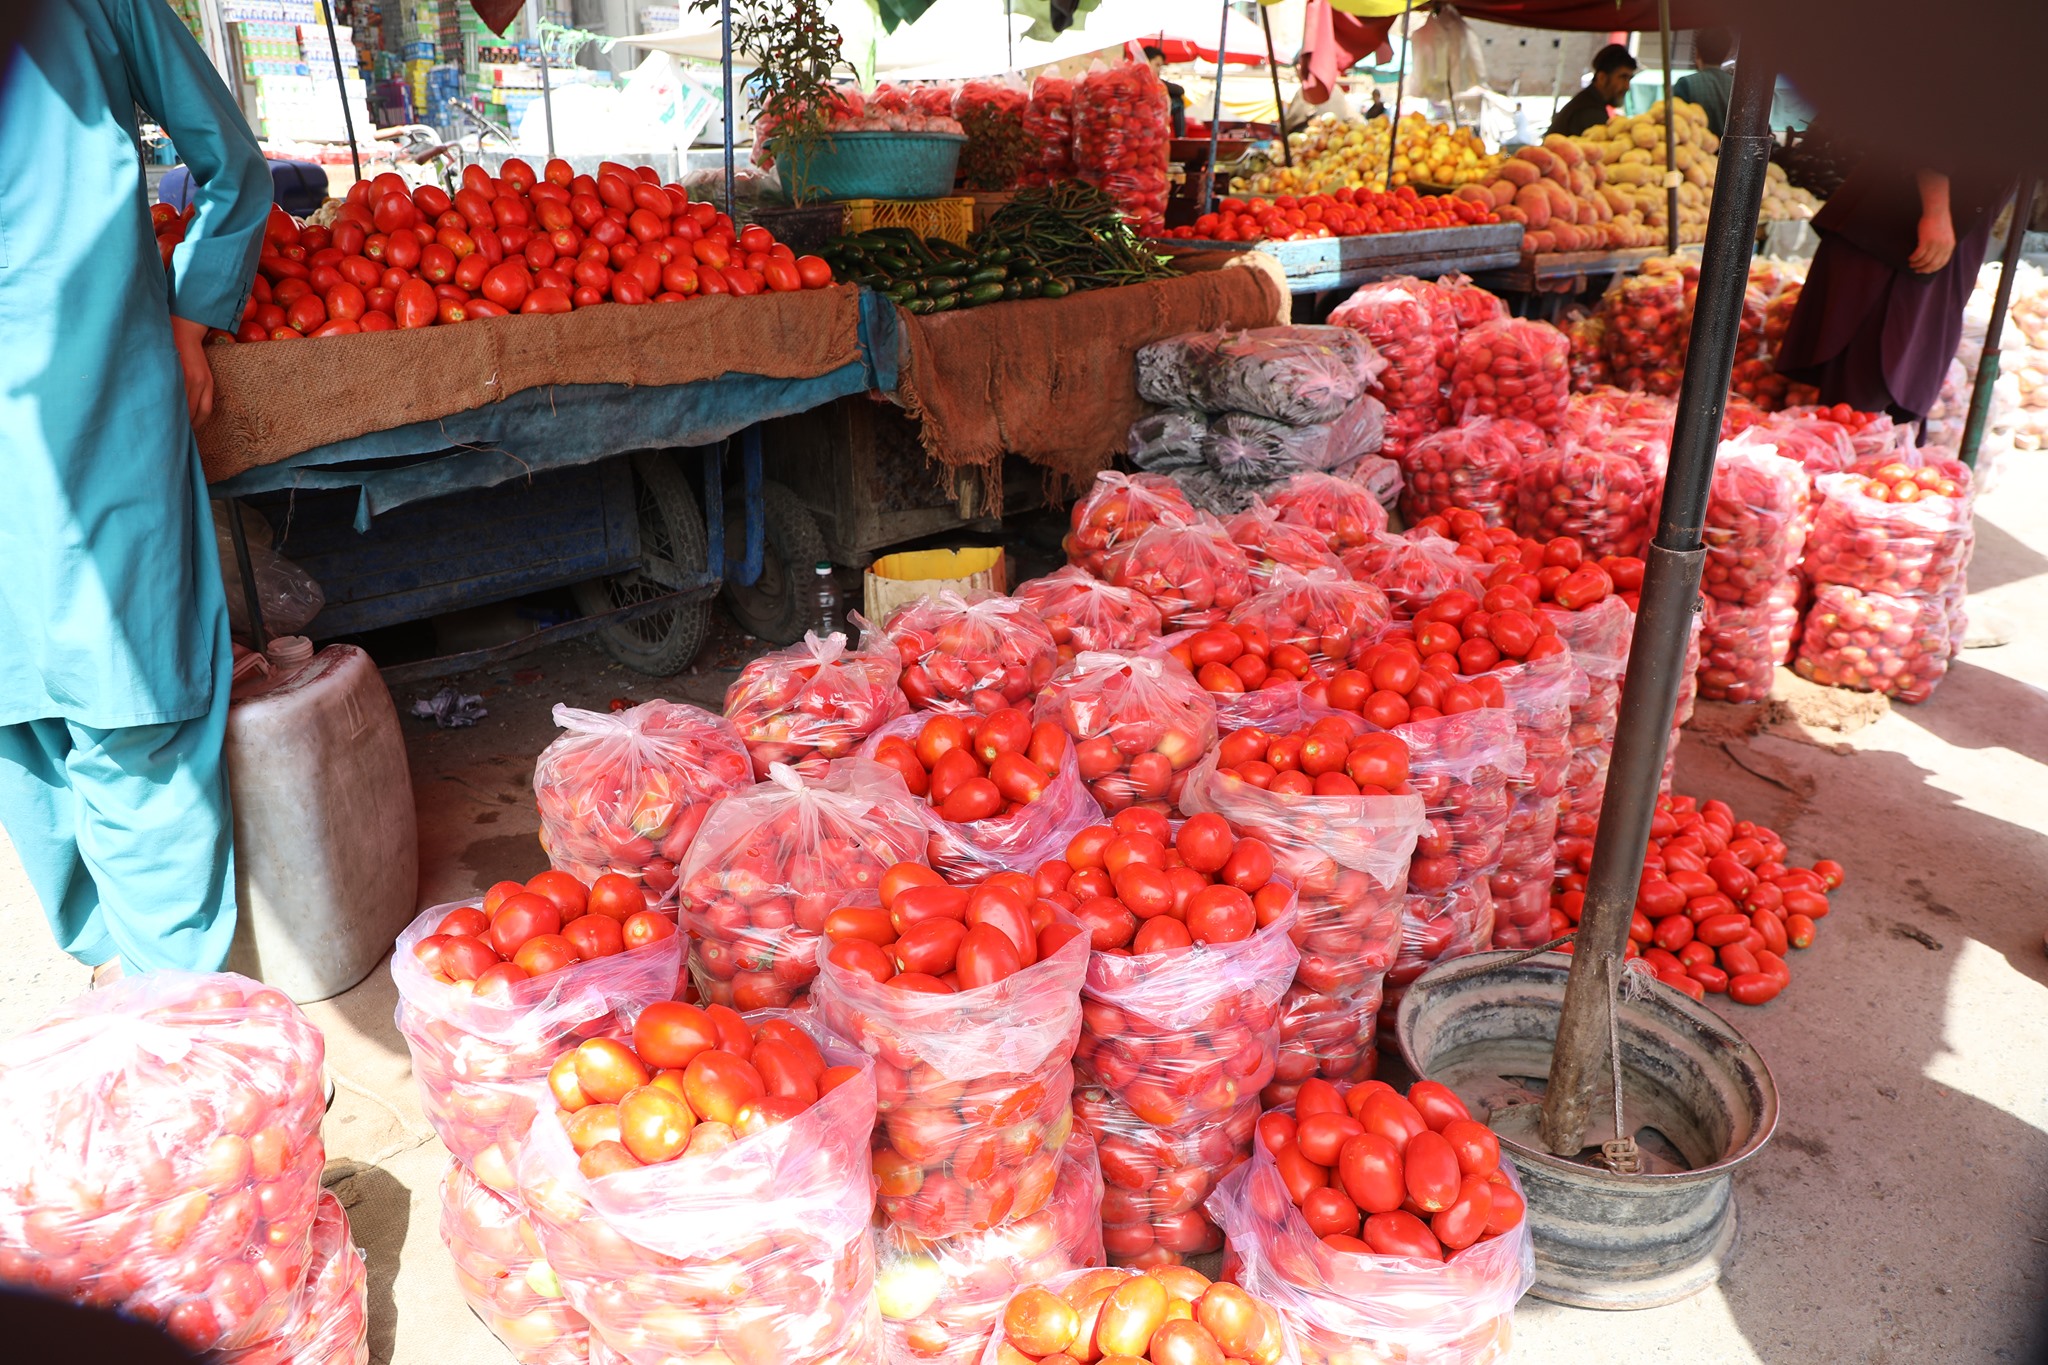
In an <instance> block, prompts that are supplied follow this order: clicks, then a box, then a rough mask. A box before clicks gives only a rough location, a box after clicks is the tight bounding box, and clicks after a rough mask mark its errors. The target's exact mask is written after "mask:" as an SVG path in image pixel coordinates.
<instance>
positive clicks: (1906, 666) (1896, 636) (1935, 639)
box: [1792, 583, 1949, 702]
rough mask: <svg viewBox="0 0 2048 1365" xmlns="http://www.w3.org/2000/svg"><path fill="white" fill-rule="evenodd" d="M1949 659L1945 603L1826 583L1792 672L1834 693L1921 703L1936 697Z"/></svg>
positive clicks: (1817, 593) (1818, 589) (1816, 593)
mask: <svg viewBox="0 0 2048 1365" xmlns="http://www.w3.org/2000/svg"><path fill="white" fill-rule="evenodd" d="M1948 661H1949V634H1948V606H1947V604H1946V603H1945V602H1943V600H1942V599H1941V598H1939V597H1929V596H1926V595H1924V594H1916V595H1914V596H1910V597H1894V596H1892V595H1891V594H1889V593H1881V592H1863V591H1860V590H1858V589H1856V588H1851V587H1846V586H1843V585H1841V584H1838V583H1820V584H1816V585H1815V587H1814V590H1813V605H1812V606H1811V607H1808V608H1807V611H1806V622H1805V626H1804V628H1803V630H1802V632H1801V634H1800V637H1799V652H1798V654H1797V655H1796V656H1794V658H1793V660H1792V671H1793V672H1795V673H1797V674H1798V675H1799V676H1800V677H1802V678H1805V679H1806V680H1807V681H1808V682H1816V683H1820V684H1822V685H1824V686H1828V687H1848V688H1853V689H1855V690H1856V691H1858V692H1882V693H1884V694H1885V695H1886V696H1889V697H1897V698H1898V699H1899V700H1900V701H1906V702H1919V701H1926V700H1927V698H1928V697H1929V696H1931V695H1932V694H1933V692H1934V688H1935V685H1936V684H1937V683H1939V682H1940V681H1941V680H1942V677H1943V676H1944V675H1945V674H1947V672H1948Z"/></svg>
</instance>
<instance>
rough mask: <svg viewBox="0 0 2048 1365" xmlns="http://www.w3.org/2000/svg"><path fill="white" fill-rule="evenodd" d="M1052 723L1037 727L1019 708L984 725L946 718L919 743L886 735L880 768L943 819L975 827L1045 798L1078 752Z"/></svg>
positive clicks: (927, 728)
mask: <svg viewBox="0 0 2048 1365" xmlns="http://www.w3.org/2000/svg"><path fill="white" fill-rule="evenodd" d="M1072 747H1073V746H1072V742H1071V741H1070V740H1069V739H1068V737H1067V732H1066V731H1065V730H1062V729H1061V728H1060V727H1059V726H1057V725H1055V724H1053V723H1052V722H1051V721H1040V722H1038V724H1037V725H1033V724H1032V723H1031V717H1030V716H1029V715H1028V714H1026V713H1025V712H1023V711H1020V710H1018V709H1017V708H1015V707H1005V708H1004V709H1002V710H1000V711H994V712H990V713H989V714H987V715H984V716H981V717H979V718H978V719H976V720H975V721H974V722H973V723H972V724H969V722H968V721H967V720H966V719H965V718H963V717H960V716H955V715H948V714H944V713H941V714H939V715H935V716H933V717H931V719H929V720H927V721H925V723H924V725H923V726H922V728H920V729H919V730H918V733H917V738H916V739H915V740H911V739H909V738H907V737H903V736H898V735H886V736H884V737H883V738H882V739H881V741H880V742H879V743H878V744H877V745H876V746H875V750H874V758H875V761H876V762H877V763H881V764H884V765H886V766H888V767H891V768H894V769H895V770H896V771H897V772H898V773H901V774H902V776H903V784H904V785H905V786H907V787H909V788H910V794H911V795H912V796H921V797H923V798H925V800H927V801H929V802H930V803H931V806H932V809H933V810H936V811H937V812H938V813H939V818H940V819H942V820H948V821H951V822H952V823H954V824H968V823H971V822H973V821H976V820H995V819H999V818H1002V817H1004V816H1010V815H1015V814H1017V813H1018V812H1019V811H1020V810H1022V809H1023V808H1024V807H1026V806H1028V805H1031V804H1032V803H1033V802H1035V801H1037V800H1038V799H1039V798H1040V797H1042V796H1044V795H1045V789H1046V786H1047V784H1049V783H1050V782H1051V781H1052V780H1053V777H1054V775H1055V774H1057V773H1058V772H1059V770H1060V767H1061V765H1062V764H1063V763H1065V762H1066V759H1067V754H1068V752H1069V750H1070V749H1071V748H1072Z"/></svg>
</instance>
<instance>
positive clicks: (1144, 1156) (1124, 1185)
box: [998, 1083, 1259, 1337]
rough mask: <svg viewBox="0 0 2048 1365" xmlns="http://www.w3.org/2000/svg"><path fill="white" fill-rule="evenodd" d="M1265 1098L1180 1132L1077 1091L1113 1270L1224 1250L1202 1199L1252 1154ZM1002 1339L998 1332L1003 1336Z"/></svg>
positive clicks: (1103, 1093) (1088, 1089)
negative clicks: (1098, 1176)
mask: <svg viewBox="0 0 2048 1365" xmlns="http://www.w3.org/2000/svg"><path fill="white" fill-rule="evenodd" d="M1258 1121H1259V1098H1258V1096H1257V1095H1256V1094H1249V1095H1246V1096H1245V1097H1244V1099H1242V1100H1241V1101H1239V1102H1238V1103H1237V1104H1236V1105H1234V1106H1232V1107H1231V1108H1230V1109H1229V1110H1227V1111H1225V1112H1224V1113H1221V1114H1216V1115H1212V1116H1209V1117H1207V1118H1204V1119H1203V1120H1202V1121H1200V1122H1198V1123H1191V1124H1188V1125H1184V1126H1182V1127H1180V1128H1176V1129H1164V1128H1160V1127H1158V1126H1156V1125H1154V1124H1149V1123H1147V1122H1145V1121H1144V1120H1143V1119H1141V1118H1139V1117H1138V1116H1137V1115H1136V1114H1134V1113H1132V1112H1131V1110H1130V1108H1129V1107H1128V1106H1127V1105H1125V1104H1124V1103H1123V1102H1122V1101H1121V1100H1119V1099H1118V1098H1117V1097H1116V1096H1115V1095H1114V1094H1112V1093H1110V1092H1109V1091H1107V1090H1105V1089H1103V1088H1102V1087H1100V1086H1089V1085H1087V1084H1085V1083H1083V1085H1082V1086H1081V1087H1080V1088H1078V1089H1076V1090H1075V1092H1074V1122H1075V1125H1076V1126H1077V1127H1078V1128H1079V1129H1080V1131H1082V1132H1084V1133H1086V1134H1088V1136H1089V1137H1090V1138H1092V1139H1093V1140H1094V1142H1095V1150H1096V1153H1097V1155H1098V1156H1099V1158H1100V1159H1101V1162H1102V1208H1101V1216H1102V1248H1103V1251H1104V1252H1105V1253H1106V1256H1107V1259H1108V1261H1109V1263H1110V1264H1111V1265H1118V1266H1140V1265H1142V1266H1153V1265H1184V1264H1186V1262H1187V1260H1188V1258H1189V1257H1191V1256H1202V1255H1208V1254H1211V1253H1214V1252H1216V1251H1220V1250H1221V1249H1222V1247H1223V1231H1222V1229H1221V1228H1218V1227H1217V1226H1216V1224H1215V1223H1213V1222H1211V1221H1210V1219H1209V1216H1208V1215H1207V1214H1206V1213H1204V1212H1203V1211H1202V1201H1203V1200H1204V1199H1206V1198H1208V1196H1209V1191H1210V1190H1212V1189H1214V1188H1216V1182H1217V1181H1219V1180H1221V1179H1222V1178H1223V1177H1224V1176H1225V1175H1227V1174H1228V1173H1229V1172H1230V1171H1231V1170H1233V1169H1235V1168H1236V1167H1237V1166H1238V1165H1239V1164H1241V1163H1242V1162H1243V1161H1244V1160H1245V1159H1246V1158H1247V1157H1249V1156H1250V1155H1251V1148H1252V1134H1253V1131H1254V1127H1255V1125H1256V1124H1257V1123H1258ZM998 1336H999V1337H1000V1333H998Z"/></svg>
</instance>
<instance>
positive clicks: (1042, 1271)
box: [875, 1132, 1102, 1365]
mask: <svg viewBox="0 0 2048 1365" xmlns="http://www.w3.org/2000/svg"><path fill="white" fill-rule="evenodd" d="M1101 1206H1102V1171H1101V1168H1100V1167H1099V1166H1098V1164H1097V1162H1096V1159H1095V1143H1094V1142H1093V1140H1091V1139H1090V1138H1089V1136H1088V1135H1087V1134H1086V1133H1081V1132H1076V1133H1074V1134H1072V1135H1071V1136H1069V1137H1068V1138H1067V1143H1066V1146H1064V1147H1062V1148H1061V1149H1060V1155H1059V1171H1058V1175H1057V1177H1056V1179H1055V1180H1054V1183H1053V1191H1052V1198H1051V1199H1050V1200H1048V1201H1047V1203H1046V1205H1045V1207H1044V1208H1042V1209H1040V1210H1039V1211H1038V1212H1036V1213H1034V1214H1031V1215H1030V1216H1029V1217H1018V1218H1012V1219H1010V1220H1009V1221H1008V1222H1004V1223H999V1224H997V1225H996V1226H994V1227H992V1228H989V1229H988V1230H987V1231H985V1232H969V1233H963V1234H961V1235H960V1236H958V1237H943V1238H937V1239H934V1238H927V1237H920V1236H918V1235H917V1234H916V1233H914V1232H910V1231H909V1230H907V1229H904V1228H902V1227H898V1226H890V1227H884V1228H881V1229H880V1230H879V1231H878V1232H877V1233H876V1243H877V1251H878V1254H879V1257H880V1262H881V1264H880V1267H879V1269H877V1271H876V1272H875V1301H876V1303H877V1304H878V1305H879V1306H880V1308H881V1311H882V1332H883V1339H884V1341H885V1343H886V1345H887V1351H888V1357H887V1358H888V1359H890V1360H918V1361H930V1362H933V1365H975V1362H977V1361H979V1360H980V1359H981V1354H982V1352H983V1351H984V1350H985V1349H986V1348H987V1346H988V1342H989V1337H990V1335H991V1334H992V1333H993V1332H994V1331H995V1330H996V1328H997V1327H998V1325H999V1324H1000V1323H1001V1321H1002V1316H1003V1308H1004V1306H1005V1305H1006V1304H1007V1303H1008V1302H1009V1299H1010V1295H1011V1294H1013V1293H1015V1292H1016V1291H1017V1290H1018V1289H1021V1288H1023V1287H1024V1286H1026V1285H1031V1284H1038V1283H1041V1282H1043V1281H1045V1280H1047V1279H1050V1278H1052V1277H1054V1276H1058V1275H1066V1274H1070V1273H1072V1272H1074V1271H1077V1270H1085V1269H1087V1268H1088V1267H1090V1266H1094V1265H1100V1264H1101V1263H1102V1217H1101V1212H1100V1210H1101Z"/></svg>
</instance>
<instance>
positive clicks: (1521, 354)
mask: <svg viewBox="0 0 2048 1365" xmlns="http://www.w3.org/2000/svg"><path fill="white" fill-rule="evenodd" d="M1570 352H1571V344H1570V342H1569V341H1567V340H1566V338H1565V334H1564V333H1563V332H1560V331H1559V330H1558V329H1557V328H1555V327H1553V326H1551V325H1550V324H1549V323H1547V322H1531V321H1528V320H1527V319H1524V318H1502V319H1500V320H1498V321H1495V322H1488V323H1484V324H1482V325H1480V326H1478V327H1474V328H1473V329H1471V330H1470V331H1468V332H1465V333H1463V334H1461V335H1460V336H1459V337H1458V346H1457V350H1456V351H1455V352H1454V353H1453V355H1452V359H1451V387H1450V403H1451V411H1452V412H1454V413H1458V414H1459V415H1460V416H1461V417H1463V418H1466V419H1470V418H1472V417H1474V416H1479V417H1519V418H1521V419H1522V420H1523V421H1526V422H1530V423H1533V424H1534V425H1536V426H1537V427H1539V428H1541V429H1542V430H1544V431H1555V430H1557V428H1558V426H1559V424H1560V423H1562V422H1563V421H1564V410H1565V403H1566V401H1567V400H1568V399H1569V398H1570V397H1571V364H1570Z"/></svg>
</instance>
